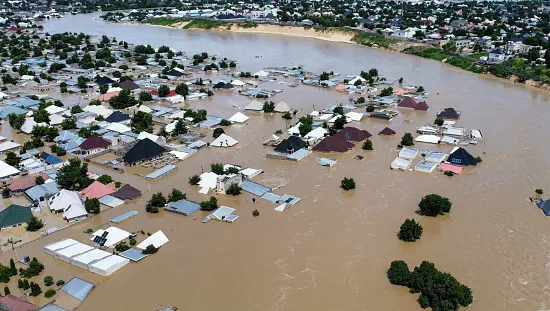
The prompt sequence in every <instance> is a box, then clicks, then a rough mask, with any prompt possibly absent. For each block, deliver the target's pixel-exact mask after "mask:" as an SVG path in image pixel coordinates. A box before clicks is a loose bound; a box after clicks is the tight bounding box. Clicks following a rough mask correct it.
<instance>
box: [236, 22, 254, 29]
mask: <svg viewBox="0 0 550 311" xmlns="http://www.w3.org/2000/svg"><path fill="white" fill-rule="evenodd" d="M239 26H240V27H241V28H256V27H258V24H256V23H250V22H244V23H242V24H240V25H239Z"/></svg>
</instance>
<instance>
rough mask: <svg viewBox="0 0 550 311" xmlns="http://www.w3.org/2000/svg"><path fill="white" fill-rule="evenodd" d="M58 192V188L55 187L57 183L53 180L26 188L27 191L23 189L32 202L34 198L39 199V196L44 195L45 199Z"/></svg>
mask: <svg viewBox="0 0 550 311" xmlns="http://www.w3.org/2000/svg"><path fill="white" fill-rule="evenodd" d="M58 192H59V189H57V184H56V183H55V182H48V183H45V184H42V185H36V186H34V187H32V188H30V189H27V191H25V194H26V195H27V196H28V197H29V199H31V201H33V202H34V201H35V200H38V199H40V197H44V198H46V199H47V198H49V197H50V196H52V195H54V194H56V193H58Z"/></svg>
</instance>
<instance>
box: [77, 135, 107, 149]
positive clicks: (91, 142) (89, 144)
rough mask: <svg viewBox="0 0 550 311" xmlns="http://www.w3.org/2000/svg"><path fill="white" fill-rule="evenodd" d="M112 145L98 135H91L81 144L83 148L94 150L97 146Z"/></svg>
mask: <svg viewBox="0 0 550 311" xmlns="http://www.w3.org/2000/svg"><path fill="white" fill-rule="evenodd" d="M110 145H111V142H110V141H108V140H106V139H103V138H101V137H98V136H90V137H88V138H86V140H85V141H83V142H82V144H80V146H79V147H80V149H82V150H92V149H97V148H105V147H108V146H110Z"/></svg>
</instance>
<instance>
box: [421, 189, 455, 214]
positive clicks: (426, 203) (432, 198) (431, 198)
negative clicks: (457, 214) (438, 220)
mask: <svg viewBox="0 0 550 311" xmlns="http://www.w3.org/2000/svg"><path fill="white" fill-rule="evenodd" d="M451 206H452V203H451V201H450V200H449V199H448V198H445V197H442V196H440V195H438V194H428V195H426V196H425V197H423V198H422V200H421V201H420V203H418V207H419V208H420V213H421V214H422V215H425V216H432V217H436V216H439V215H444V214H445V213H448V212H450V211H451Z"/></svg>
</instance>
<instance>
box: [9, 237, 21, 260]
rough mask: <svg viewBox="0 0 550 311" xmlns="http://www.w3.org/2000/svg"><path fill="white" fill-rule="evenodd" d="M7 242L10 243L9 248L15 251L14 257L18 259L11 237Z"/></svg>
mask: <svg viewBox="0 0 550 311" xmlns="http://www.w3.org/2000/svg"><path fill="white" fill-rule="evenodd" d="M8 243H11V249H12V250H13V252H14V253H15V258H17V261H19V255H17V251H16V250H15V247H14V246H13V238H10V239H9V240H8Z"/></svg>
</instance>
